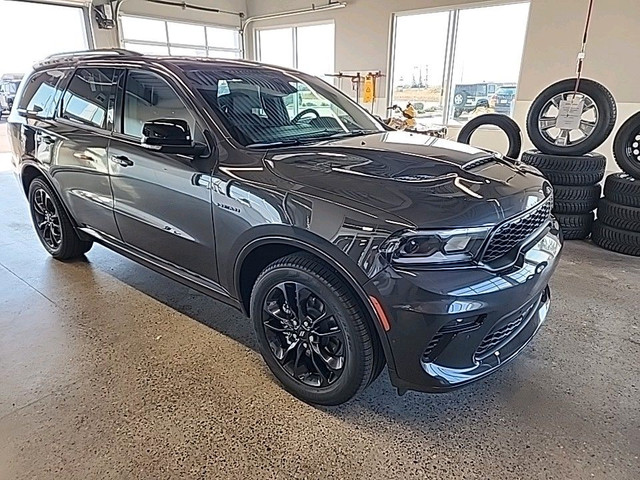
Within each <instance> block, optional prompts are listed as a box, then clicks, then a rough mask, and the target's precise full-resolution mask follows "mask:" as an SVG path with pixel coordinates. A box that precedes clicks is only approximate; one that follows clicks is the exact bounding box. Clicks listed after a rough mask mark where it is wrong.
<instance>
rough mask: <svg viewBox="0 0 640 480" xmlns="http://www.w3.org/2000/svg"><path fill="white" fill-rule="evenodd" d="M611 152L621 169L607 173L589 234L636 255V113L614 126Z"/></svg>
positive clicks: (639, 210) (639, 224) (639, 179)
mask: <svg viewBox="0 0 640 480" xmlns="http://www.w3.org/2000/svg"><path fill="white" fill-rule="evenodd" d="M613 154H614V157H615V159H616V162H617V163H618V166H619V167H620V168H621V169H622V170H623V171H624V172H623V173H614V174H612V175H609V176H608V177H607V180H606V181H605V184H604V198H603V199H602V200H600V205H599V206H598V220H596V222H595V223H594V225H593V233H592V236H591V237H592V240H593V243H595V244H596V245H598V246H600V247H602V248H606V249H607V250H612V251H614V252H619V253H625V254H627V255H634V256H640V113H637V114H635V115H633V116H632V117H631V118H629V119H628V120H627V121H626V122H625V123H623V124H622V126H621V127H620V130H618V133H617V134H616V136H615V139H614V141H613Z"/></svg>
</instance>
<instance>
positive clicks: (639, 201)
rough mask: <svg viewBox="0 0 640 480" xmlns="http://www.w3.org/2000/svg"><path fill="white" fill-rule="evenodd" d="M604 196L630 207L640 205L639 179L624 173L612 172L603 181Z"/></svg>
mask: <svg viewBox="0 0 640 480" xmlns="http://www.w3.org/2000/svg"><path fill="white" fill-rule="evenodd" d="M604 197H605V198H606V199H608V200H611V201H612V202H615V203H619V204H621V205H628V206H630V207H640V180H636V179H635V178H634V177H632V176H630V175H628V174H626V173H613V174H611V175H609V176H608V177H607V179H606V180H605V182H604Z"/></svg>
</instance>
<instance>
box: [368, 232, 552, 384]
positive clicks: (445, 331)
mask: <svg viewBox="0 0 640 480" xmlns="http://www.w3.org/2000/svg"><path fill="white" fill-rule="evenodd" d="M554 223H555V222H554ZM561 249H562V241H561V238H560V232H559V231H558V229H557V225H556V226H552V227H551V229H549V230H548V231H547V232H546V233H544V234H543V235H542V236H541V237H538V239H536V240H534V241H533V242H532V243H531V245H530V246H528V247H526V248H524V249H523V251H522V252H521V254H520V256H519V258H518V261H517V262H516V264H515V265H514V266H513V267H510V268H508V269H505V270H502V271H499V272H491V271H488V270H486V269H483V268H480V267H476V268H464V269H449V270H422V271H415V270H414V271H403V270H399V269H395V268H392V267H390V266H388V267H386V268H385V269H384V270H382V271H381V272H379V273H378V274H377V275H376V276H375V277H374V278H373V279H372V280H371V281H370V282H368V283H367V284H366V285H365V288H366V290H367V293H368V294H370V295H373V296H375V297H376V298H377V299H379V301H380V303H381V305H382V307H383V309H384V311H385V313H386V315H387V318H388V321H389V324H390V328H389V331H388V332H387V340H388V345H389V349H388V351H389V352H390V353H391V357H392V358H391V359H389V358H388V360H389V361H388V363H389V373H390V377H391V381H392V383H393V384H394V386H396V387H397V388H398V390H399V391H400V392H403V391H405V390H419V391H426V392H441V391H447V390H451V389H453V388H457V387H461V386H463V385H466V384H468V383H470V382H473V381H475V380H478V379H480V378H482V377H484V376H486V375H488V374H490V373H491V372H493V371H495V370H496V369H497V368H499V367H500V366H501V365H503V364H505V363H506V362H508V361H509V360H511V359H512V358H514V357H515V356H516V355H517V354H518V353H519V352H520V351H521V350H522V349H523V348H524V347H525V345H526V344H527V343H528V342H529V341H530V340H531V339H532V338H533V336H534V335H535V334H536V332H537V331H538V329H539V328H540V325H541V324H542V323H543V322H544V320H545V318H546V316H547V312H548V310H549V302H550V292H549V287H548V285H549V280H550V278H551V275H552V274H553V272H554V270H555V268H556V265H557V262H558V258H559V256H560V252H561ZM387 356H389V355H387Z"/></svg>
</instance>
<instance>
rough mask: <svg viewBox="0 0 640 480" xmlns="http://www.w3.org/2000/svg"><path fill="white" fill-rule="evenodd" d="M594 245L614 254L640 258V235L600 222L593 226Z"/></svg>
mask: <svg viewBox="0 0 640 480" xmlns="http://www.w3.org/2000/svg"><path fill="white" fill-rule="evenodd" d="M591 240H593V243H595V244H596V245H598V246H599V247H602V248H604V249H607V250H611V251H612V252H618V253H624V254H626V255H633V256H635V257H640V233H638V232H628V231H626V230H620V229H618V228H613V227H610V226H609V225H605V224H604V223H602V222H601V221H600V220H596V221H595V223H594V224H593V234H592V235H591Z"/></svg>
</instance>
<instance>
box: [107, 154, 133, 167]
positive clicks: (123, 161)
mask: <svg viewBox="0 0 640 480" xmlns="http://www.w3.org/2000/svg"><path fill="white" fill-rule="evenodd" d="M109 159H110V160H111V161H112V162H113V163H117V164H118V165H120V166H121V167H130V166H131V165H133V161H131V160H129V158H128V157H125V156H124V155H111V157H109Z"/></svg>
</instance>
